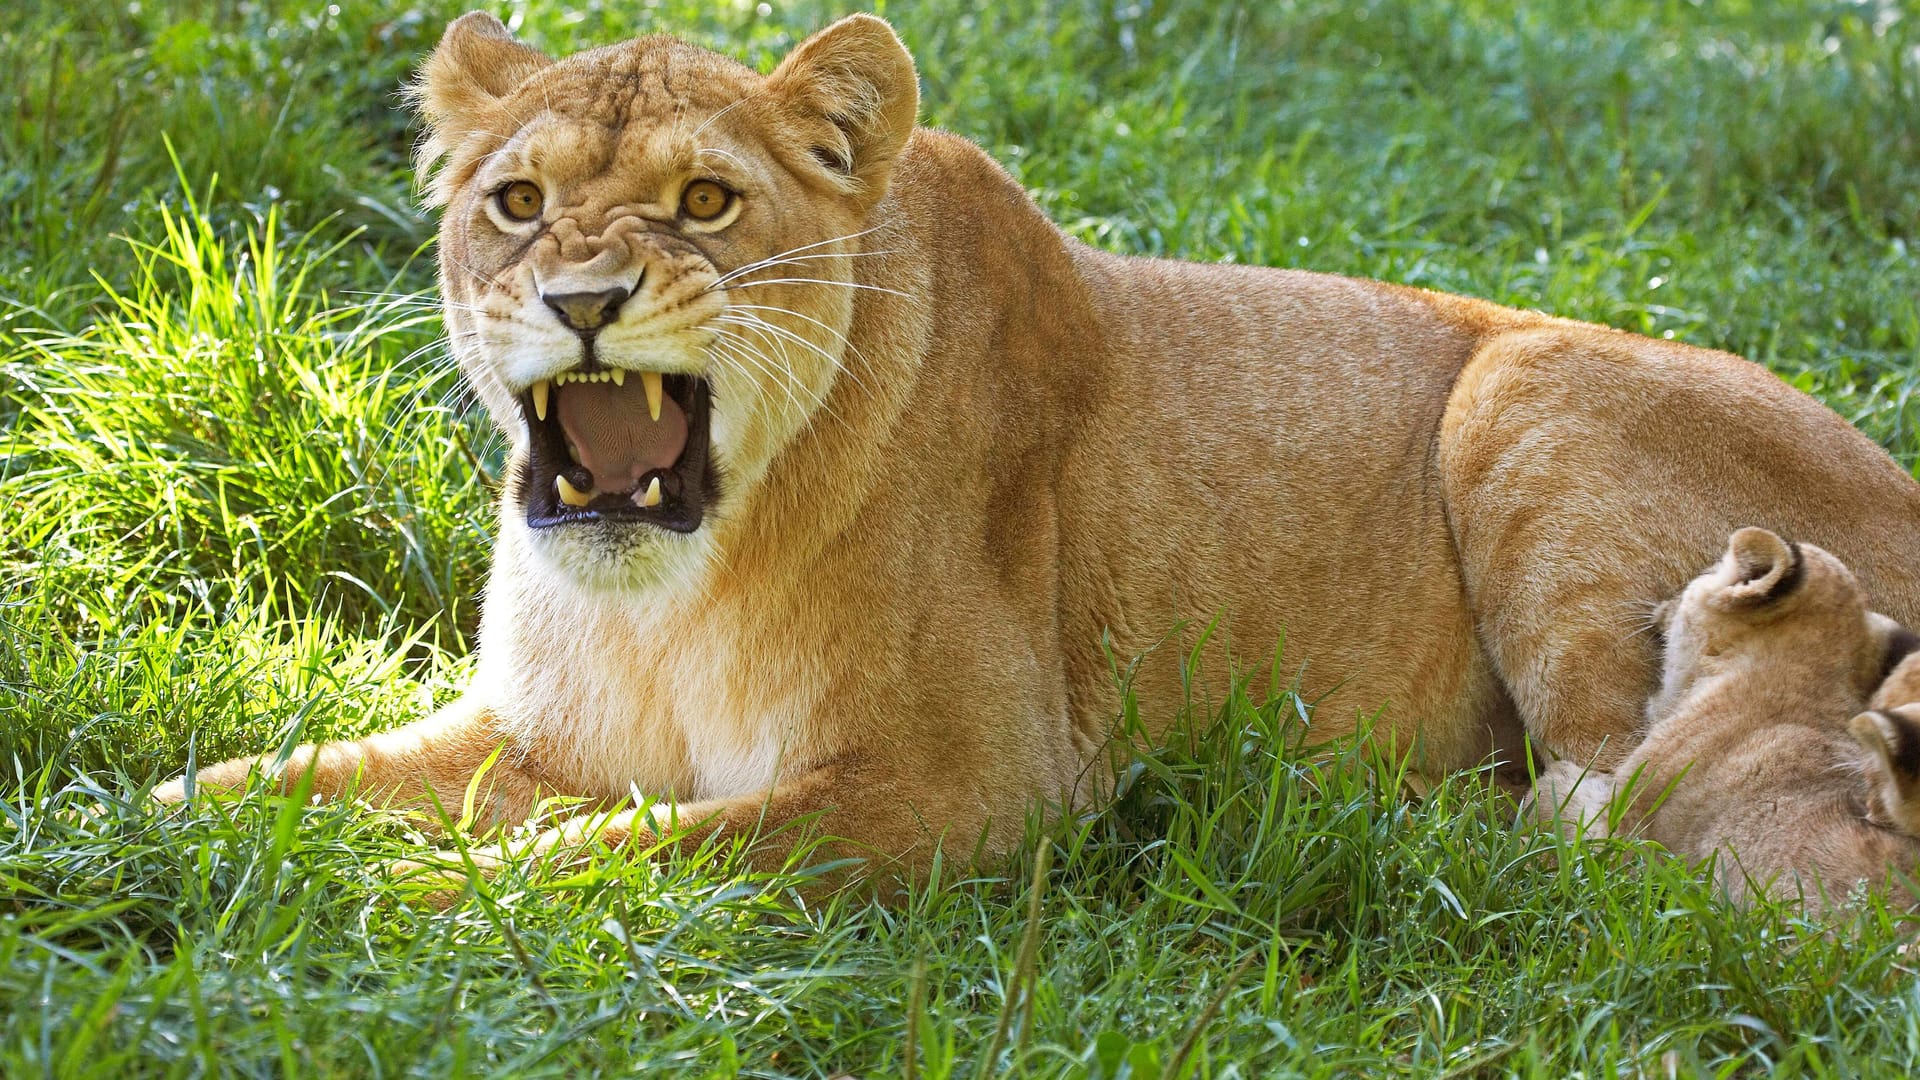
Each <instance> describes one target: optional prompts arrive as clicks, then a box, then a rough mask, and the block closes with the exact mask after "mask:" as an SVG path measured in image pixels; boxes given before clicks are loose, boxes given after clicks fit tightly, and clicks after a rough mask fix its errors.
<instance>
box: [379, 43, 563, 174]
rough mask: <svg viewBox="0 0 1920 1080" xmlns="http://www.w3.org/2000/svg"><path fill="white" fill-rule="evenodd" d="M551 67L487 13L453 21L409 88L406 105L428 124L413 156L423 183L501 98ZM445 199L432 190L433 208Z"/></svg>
mask: <svg viewBox="0 0 1920 1080" xmlns="http://www.w3.org/2000/svg"><path fill="white" fill-rule="evenodd" d="M551 63H553V59H552V58H551V57H549V56H547V55H546V54H545V53H543V52H541V51H540V50H538V49H534V48H531V47H529V46H526V45H522V44H521V43H520V42H518V41H515V40H514V38H513V35H512V34H511V33H510V32H508V30H507V28H506V26H505V25H504V24H502V23H501V22H500V20H499V19H496V18H494V17H493V16H492V15H489V14H487V13H486V12H484V11H469V12H467V13H466V14H465V15H462V16H460V17H459V18H457V19H455V20H453V22H451V23H449V24H448V25H447V31H446V33H444V34H442V35H440V44H439V45H437V46H435V48H434V50H433V55H431V56H429V57H427V61H426V63H424V64H422V65H420V73H419V74H418V75H417V76H415V78H414V80H413V82H412V83H411V84H409V85H408V87H407V89H406V98H407V101H408V103H409V104H411V105H412V106H413V109H414V111H415V112H417V113H419V114H420V118H421V119H422V120H424V121H426V124H427V137H426V139H425V140H424V141H423V142H421V144H420V148H419V150H418V152H417V153H416V154H415V155H414V165H415V167H416V168H417V169H418V170H419V173H420V179H421V182H422V184H423V185H424V184H427V183H428V178H429V175H430V174H431V173H432V172H433V169H434V166H435V165H436V164H438V163H439V162H440V160H441V159H442V158H444V157H446V156H447V154H448V153H450V152H451V151H452V150H453V148H454V147H456V146H458V145H460V143H461V142H462V141H463V140H465V139H466V137H467V136H468V135H471V134H473V133H474V132H475V131H476V130H478V129H479V128H480V127H481V126H483V125H484V124H486V122H487V118H488V116H489V114H490V113H491V112H492V111H493V108H494V106H496V105H498V104H499V102H500V100H501V99H502V98H504V97H506V96H507V95H509V94H511V93H512V92H513V91H514V90H515V89H516V88H518V87H519V85H520V84H521V83H523V82H526V81H527V79H528V78H529V77H531V76H532V75H533V74H534V73H535V72H537V71H539V70H540V69H542V68H544V67H546V66H547V65H549V64H551ZM445 201H446V199H445V193H444V192H440V191H438V190H435V189H434V188H433V187H429V195H428V203H429V205H439V204H440V203H443V202H445Z"/></svg>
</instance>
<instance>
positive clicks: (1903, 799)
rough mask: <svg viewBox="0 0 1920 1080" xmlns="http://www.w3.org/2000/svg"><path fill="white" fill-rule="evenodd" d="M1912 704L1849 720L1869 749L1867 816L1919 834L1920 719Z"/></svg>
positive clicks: (1865, 765)
mask: <svg viewBox="0 0 1920 1080" xmlns="http://www.w3.org/2000/svg"><path fill="white" fill-rule="evenodd" d="M1915 712H1920V709H1915V708H1913V707H1912V706H1907V707H1903V708H1899V709H1874V710H1872V711H1870V712H1863V713H1861V714H1860V715H1859V716H1856V717H1854V718H1853V719H1852V720H1850V721H1848V722H1847V730H1848V731H1850V732H1852V733H1853V737H1854V740H1855V741H1856V742H1858V743H1859V744H1860V746H1861V748H1862V749H1864V750H1865V751H1866V757H1865V760H1864V761H1863V762H1862V769H1861V771H1862V772H1863V773H1865V774H1866V778H1867V817H1868V818H1869V819H1871V820H1872V821H1873V822H1874V823H1875V824H1878V825H1885V826H1886V827H1888V828H1891V829H1898V830H1900V831H1901V832H1904V833H1910V834H1913V835H1916V836H1920V723H1916V722H1915V719H1914V717H1913V715H1911V714H1913V713H1915Z"/></svg>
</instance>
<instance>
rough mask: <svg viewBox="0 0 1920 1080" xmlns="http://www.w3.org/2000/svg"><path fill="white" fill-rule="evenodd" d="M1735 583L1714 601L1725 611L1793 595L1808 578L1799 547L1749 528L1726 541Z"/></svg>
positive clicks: (1753, 606)
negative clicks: (1804, 579) (1805, 578)
mask: <svg viewBox="0 0 1920 1080" xmlns="http://www.w3.org/2000/svg"><path fill="white" fill-rule="evenodd" d="M1727 562H1728V563H1729V564H1730V565H1731V567H1732V569H1733V580H1731V581H1729V582H1728V583H1727V584H1725V585H1723V586H1721V588H1720V590H1719V592H1717V593H1716V594H1714V599H1715V600H1716V601H1717V602H1718V603H1719V604H1720V605H1721V606H1722V607H1725V608H1729V609H1738V608H1757V607H1762V606H1765V605H1767V604H1771V603H1774V602H1776V601H1778V600H1781V599H1784V598H1785V597H1787V596H1789V595H1791V594H1792V593H1793V591H1794V590H1795V589H1797V588H1799V587H1800V583H1801V581H1802V579H1803V578H1804V577H1805V576H1806V562H1805V560H1804V559H1803V558H1802V556H1801V554H1800V545H1799V544H1794V543H1789V542H1788V541H1785V540H1782V539H1780V538H1779V537H1778V536H1775V535H1774V534H1773V533H1771V532H1768V531H1767V530H1765V529H1759V528H1754V527H1751V526H1749V527H1748V528H1745V529H1741V530H1740V531H1739V532H1736V533H1734V534H1733V536H1732V538H1731V539H1729V540H1728V541H1727Z"/></svg>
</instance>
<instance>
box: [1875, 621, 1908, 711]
mask: <svg viewBox="0 0 1920 1080" xmlns="http://www.w3.org/2000/svg"><path fill="white" fill-rule="evenodd" d="M1868 618H1869V619H1870V620H1872V624H1873V627H1874V630H1875V631H1876V632H1878V631H1882V630H1884V632H1885V635H1886V636H1885V638H1884V640H1885V641H1886V651H1885V652H1884V653H1883V654H1882V656H1881V661H1880V681H1879V683H1878V686H1879V688H1878V689H1876V690H1875V691H1874V692H1873V707H1874V708H1876V709H1891V708H1893V707H1894V706H1896V705H1905V704H1907V703H1909V702H1914V701H1920V634H1915V633H1914V632H1913V631H1911V630H1909V629H1907V628H1906V627H1904V626H1901V625H1900V624H1899V623H1897V622H1894V621H1893V620H1892V619H1889V618H1887V617H1886V616H1885V615H1882V614H1880V613H1879V612H1877V611H1876V612H1871V613H1869V615H1868Z"/></svg>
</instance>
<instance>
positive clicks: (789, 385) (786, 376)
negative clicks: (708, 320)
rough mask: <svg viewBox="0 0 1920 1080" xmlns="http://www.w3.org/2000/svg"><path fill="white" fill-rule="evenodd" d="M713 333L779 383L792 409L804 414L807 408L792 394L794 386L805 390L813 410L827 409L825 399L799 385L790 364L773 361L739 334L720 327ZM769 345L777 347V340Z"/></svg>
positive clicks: (754, 328) (747, 325) (755, 329)
mask: <svg viewBox="0 0 1920 1080" xmlns="http://www.w3.org/2000/svg"><path fill="white" fill-rule="evenodd" d="M736 325H739V326H742V327H744V328H746V329H749V330H754V331H755V333H756V334H758V333H760V332H759V330H758V329H757V328H756V327H753V326H751V325H750V324H746V323H736ZM714 333H715V334H717V335H722V336H724V337H726V338H728V339H731V340H732V341H733V342H734V343H735V345H736V347H737V348H738V349H739V350H741V351H742V352H744V353H745V354H746V357H745V358H746V359H748V360H751V361H752V362H753V363H754V366H755V367H757V368H759V369H760V370H762V371H764V372H766V373H767V374H768V375H770V376H772V377H773V378H774V379H775V380H776V381H777V382H778V383H779V385H780V388H781V390H782V391H783V392H784V393H785V394H786V395H787V399H788V400H789V401H790V402H792V403H793V406H794V408H796V409H799V410H801V411H802V412H804V411H806V409H807V407H808V406H807V404H806V403H805V402H803V401H801V400H800V398H799V396H798V395H796V394H795V393H794V388H795V387H796V386H797V387H799V388H801V389H804V390H806V391H807V393H808V396H809V397H811V398H813V399H814V400H813V406H812V407H813V408H816V409H824V408H826V407H827V406H826V399H825V398H823V397H820V396H819V395H818V394H815V393H814V392H813V390H812V388H811V387H808V386H806V385H805V384H804V383H801V382H800V380H799V378H798V377H797V376H795V375H794V374H793V372H792V370H791V367H792V365H791V364H782V363H780V362H778V361H776V360H774V359H773V358H772V357H770V356H767V355H766V354H765V353H764V352H762V351H761V350H760V349H758V348H756V347H755V346H754V345H753V343H752V342H750V341H748V340H747V339H746V338H744V337H741V336H740V335H739V334H736V333H734V332H732V331H730V330H725V329H723V328H720V327H715V328H714ZM761 336H762V337H764V334H762V335H761ZM769 343H770V344H773V345H775V346H776V347H778V342H777V340H776V341H772V342H769ZM735 359H736V361H737V360H738V359H739V357H737V356H736V357H735ZM743 370H744V369H743Z"/></svg>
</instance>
